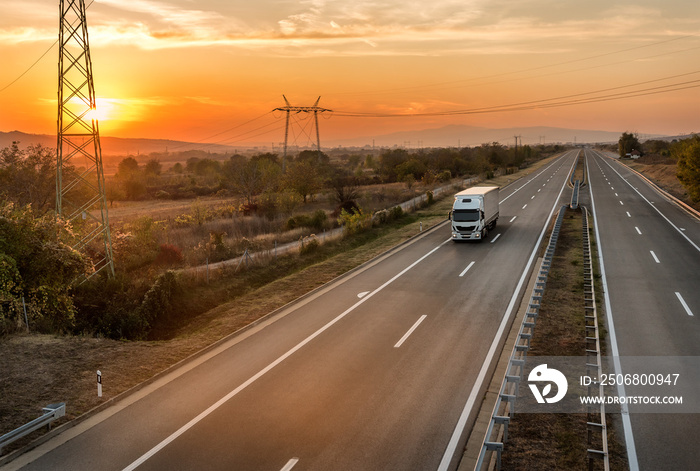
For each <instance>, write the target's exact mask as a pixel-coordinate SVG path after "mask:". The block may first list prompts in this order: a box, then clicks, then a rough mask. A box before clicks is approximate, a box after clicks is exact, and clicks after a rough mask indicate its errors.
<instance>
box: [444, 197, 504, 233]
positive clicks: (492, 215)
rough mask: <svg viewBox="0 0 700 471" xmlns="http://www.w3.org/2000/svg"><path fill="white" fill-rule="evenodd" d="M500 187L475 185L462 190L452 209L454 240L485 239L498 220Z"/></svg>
mask: <svg viewBox="0 0 700 471" xmlns="http://www.w3.org/2000/svg"><path fill="white" fill-rule="evenodd" d="M498 201H499V197H498V187H497V186H474V187H471V188H467V189H466V190H463V191H460V192H459V193H457V194H456V195H455V201H454V204H453V205H452V211H450V220H451V221H452V224H451V225H452V240H453V241H455V242H457V241H460V240H483V239H484V238H486V236H487V235H488V232H489V231H490V230H493V228H495V227H496V222H498Z"/></svg>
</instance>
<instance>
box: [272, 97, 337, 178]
mask: <svg viewBox="0 0 700 471" xmlns="http://www.w3.org/2000/svg"><path fill="white" fill-rule="evenodd" d="M282 98H284V102H285V103H286V104H287V106H283V107H280V108H275V109H274V110H273V111H284V112H285V113H287V119H286V124H285V126H284V154H283V156H282V171H283V172H284V171H285V165H286V160H287V143H288V140H289V114H290V113H292V112H294V113H313V114H314V123H315V125H316V150H317V151H318V159H319V161H320V160H321V135H320V133H319V130H318V114H319V113H323V112H326V111H329V112H333V110H329V109H326V108H321V107H320V106H318V102H319V101H321V97H320V96H319V97H318V98H317V99H316V103H314V105H313V106H292V105H290V104H289V101H288V100H287V97H286V96H284V95H282Z"/></svg>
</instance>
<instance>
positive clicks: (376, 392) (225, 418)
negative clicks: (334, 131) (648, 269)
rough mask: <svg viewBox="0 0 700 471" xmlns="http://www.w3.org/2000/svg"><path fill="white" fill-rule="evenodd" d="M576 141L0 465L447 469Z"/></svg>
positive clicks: (565, 195)
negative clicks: (463, 216) (476, 207)
mask: <svg viewBox="0 0 700 471" xmlns="http://www.w3.org/2000/svg"><path fill="white" fill-rule="evenodd" d="M580 152H581V151H578V150H575V151H571V152H568V153H566V154H565V155H563V156H561V157H559V158H557V159H556V160H554V161H553V162H552V163H551V164H549V165H548V166H546V167H543V168H542V169H541V170H539V171H538V172H535V173H533V174H532V175H530V176H528V177H525V178H524V179H520V180H518V181H516V182H514V183H512V184H510V185H509V186H507V187H506V188H503V189H502V190H501V195H500V197H501V207H500V220H499V222H498V226H497V227H496V228H495V230H494V231H492V232H491V233H490V234H489V236H488V238H487V239H486V240H485V241H483V242H481V243H459V244H457V243H453V242H452V241H450V240H449V238H450V228H449V225H448V224H447V223H444V224H442V225H440V226H439V227H438V228H436V229H433V230H431V231H427V232H426V233H425V234H424V235H423V236H421V237H419V238H417V239H415V240H413V241H412V242H411V243H408V244H404V245H403V246H401V247H399V248H398V249H395V250H393V251H391V252H390V253H388V254H386V255H384V256H382V257H380V258H379V259H377V260H374V261H372V262H371V263H369V264H367V265H365V266H363V267H362V268H361V269H358V270H355V271H353V272H351V273H350V274H348V275H346V276H344V277H342V278H341V279H339V280H337V281H335V282H333V283H331V284H329V285H327V286H325V287H324V288H323V289H321V290H319V291H316V292H314V293H313V294H312V295H310V296H307V297H305V298H303V299H301V300H300V301H298V302H296V303H293V304H292V305H290V306H288V307H287V308H285V309H284V310H283V311H282V312H280V313H279V314H277V315H275V316H274V317H272V318H271V319H269V320H267V321H266V322H264V323H262V324H260V325H258V326H256V327H254V328H252V329H250V330H248V331H246V332H245V333H243V334H241V335H238V336H236V337H234V338H233V339H231V340H229V341H227V342H226V343H224V344H222V345H221V346H220V347H218V348H217V349H216V350H214V351H212V352H210V353H208V354H207V355H205V356H202V357H200V358H198V359H197V360H195V361H192V362H189V363H187V364H186V365H184V366H183V367H182V368H180V369H178V370H177V371H175V372H174V373H172V374H170V375H168V376H167V377H164V378H162V379H160V380H158V381H157V382H155V383H154V384H152V385H150V386H148V387H146V388H144V389H143V390H142V391H140V392H138V393H135V394H133V395H131V396H130V397H129V398H127V399H126V400H123V401H121V402H119V403H118V404H116V405H115V406H113V407H111V408H109V409H107V410H106V411H104V412H101V413H100V414H98V415H96V416H94V417H92V418H91V419H89V420H88V421H86V422H84V423H83V424H80V425H78V426H77V427H75V428H74V429H71V430H69V431H67V432H65V433H63V434H61V435H59V436H58V437H56V438H54V439H52V440H50V441H49V442H47V443H46V444H44V445H42V446H41V447H40V448H38V449H37V450H36V451H34V452H30V453H28V454H25V455H23V456H21V457H19V458H18V459H16V460H15V461H13V462H12V463H10V464H9V465H7V466H6V467H5V468H4V469H6V470H9V469H19V468H21V469H26V470H77V469H93V470H100V471H103V470H105V471H106V470H127V469H128V470H130V469H139V470H165V469H168V470H202V469H207V470H269V471H277V470H286V471H289V470H291V469H294V470H295V471H297V470H311V469H315V470H329V469H333V470H364V471H368V470H389V469H390V470H431V469H450V468H454V467H455V466H456V462H457V459H458V457H459V456H461V452H462V449H463V445H464V441H465V440H466V435H467V433H468V431H469V429H470V427H471V425H472V423H473V421H474V419H475V416H476V413H477V409H478V407H479V405H480V400H481V397H482V395H483V391H484V389H485V386H486V384H487V383H488V380H487V378H488V377H489V376H490V370H491V367H492V363H493V361H492V360H493V356H494V354H495V353H496V352H497V350H498V347H499V344H500V343H502V339H503V333H504V331H505V330H506V327H507V326H508V321H509V320H510V319H512V316H514V312H513V311H514V308H515V306H517V304H518V301H519V299H520V297H522V295H523V292H524V290H525V285H526V280H527V275H528V274H529V270H530V269H531V268H532V267H533V264H534V260H535V257H536V253H535V248H536V247H537V246H538V245H539V242H540V241H541V239H542V238H543V236H544V230H545V226H546V225H547V223H548V221H550V219H551V217H552V214H553V212H554V211H555V210H556V209H558V208H559V206H560V205H561V204H562V202H563V203H566V202H568V200H569V199H570V194H571V190H570V189H569V188H568V187H567V186H566V183H565V182H566V179H567V176H568V174H569V172H570V171H571V169H572V165H573V163H574V161H575V157H576V155H577V154H579V153H580ZM598 184H600V183H598ZM659 254H660V255H661V256H663V257H665V256H666V253H665V252H664V251H662V250H659ZM669 269H670V268H669ZM677 289H679V290H682V291H683V293H684V294H685V293H687V295H688V298H687V299H688V300H689V301H690V302H691V303H694V304H693V305H694V306H697V307H696V309H699V310H700V305H698V304H697V302H698V300H697V298H693V297H692V296H693V295H692V293H691V292H690V291H689V289H688V288H687V287H686V288H683V287H679V288H677ZM684 315H685V314H684V313H683V312H682V311H681V312H680V313H678V316H680V317H681V321H680V322H688V320H687V319H685V318H683V316H684ZM693 322H695V320H693ZM680 328H682V326H681V327H680ZM695 351H697V347H696V350H695ZM68 407H70V405H68Z"/></svg>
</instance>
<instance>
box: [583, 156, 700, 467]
mask: <svg viewBox="0 0 700 471" xmlns="http://www.w3.org/2000/svg"><path fill="white" fill-rule="evenodd" d="M588 167H589V170H590V174H589V181H590V188H591V192H592V193H593V195H594V198H595V202H596V216H597V221H598V229H599V232H600V241H599V242H600V248H601V251H602V254H603V258H604V260H605V269H606V273H607V276H606V278H607V290H608V293H607V294H608V297H609V308H610V311H611V312H612V318H613V324H614V325H613V329H614V332H615V337H616V341H617V347H618V349H619V355H620V356H622V357H625V356H664V357H668V361H669V363H670V366H669V368H670V369H673V370H674V371H669V373H680V374H681V377H682V378H683V379H684V381H686V384H687V385H689V386H691V387H692V386H694V387H695V392H694V393H693V396H694V397H696V395H697V391H696V390H697V386H700V376H699V375H698V369H697V365H696V367H695V368H693V367H690V368H689V367H688V365H687V361H688V360H687V357H700V343H699V342H698V338H700V324H698V320H697V319H696V318H695V317H694V316H689V315H688V314H687V311H686V310H685V307H684V306H683V303H681V302H680V298H678V296H677V295H676V294H675V293H676V292H678V293H681V297H682V298H683V300H684V301H686V304H687V305H688V306H689V308H691V306H699V307H700V291H699V290H698V289H697V286H698V285H699V284H700V252H699V251H698V248H697V241H698V240H699V238H698V236H699V235H700V231H699V230H698V229H699V227H700V225H699V224H698V222H697V220H694V219H692V218H691V217H689V216H688V214H687V213H685V212H684V211H681V210H679V209H678V208H677V207H676V206H675V205H673V204H671V203H669V202H667V201H666V200H665V199H664V198H663V197H662V196H661V195H659V194H658V193H657V192H656V191H655V190H653V189H652V188H651V187H649V185H648V184H647V183H646V182H644V181H643V180H641V179H640V178H639V177H637V176H636V174H633V173H632V172H630V171H629V170H625V169H624V167H623V166H622V165H621V164H620V163H619V162H616V161H613V160H610V159H609V158H603V157H601V155H600V154H597V153H593V152H590V153H589V165H588ZM615 193H618V195H616V194H615ZM619 201H622V203H623V205H620V204H619ZM680 227H683V228H684V229H685V230H680ZM686 295H687V296H686ZM691 309H692V308H691ZM682 357H685V359H683V358H682ZM696 360H697V358H696ZM695 363H697V361H695ZM628 389H629V388H628ZM690 399H691V398H690V397H688V398H687V399H686V400H690ZM630 411H631V413H630V415H629V424H630V427H631V431H632V433H631V436H632V437H633V443H632V444H631V446H630V448H631V449H632V450H635V451H636V459H635V457H634V456H633V457H632V460H631V461H632V462H631V467H632V469H637V468H636V466H635V465H637V464H638V467H639V468H638V469H643V470H646V469H649V470H655V469H693V468H695V467H696V465H697V463H698V460H700V451H699V450H698V448H697V447H692V446H684V445H687V444H688V443H689V442H688V440H689V437H692V436H694V434H696V431H697V428H698V426H700V414H640V413H635V410H634V408H633V407H631V408H630Z"/></svg>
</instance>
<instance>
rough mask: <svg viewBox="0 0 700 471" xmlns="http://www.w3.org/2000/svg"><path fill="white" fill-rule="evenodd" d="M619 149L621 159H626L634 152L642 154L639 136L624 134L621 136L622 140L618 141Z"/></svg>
mask: <svg viewBox="0 0 700 471" xmlns="http://www.w3.org/2000/svg"><path fill="white" fill-rule="evenodd" d="M617 148H618V151H619V153H620V157H624V156H626V155H627V154H629V153H631V152H632V151H633V150H638V151H640V152H641V148H642V146H641V144H639V140H638V139H637V134H632V133H629V132H623V133H622V136H620V140H619V141H617Z"/></svg>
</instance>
